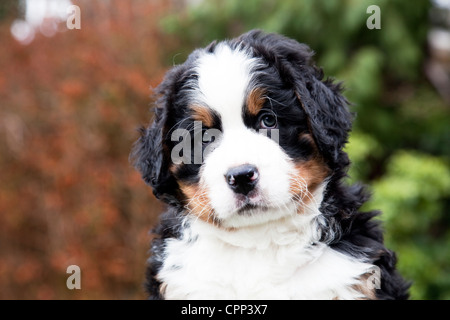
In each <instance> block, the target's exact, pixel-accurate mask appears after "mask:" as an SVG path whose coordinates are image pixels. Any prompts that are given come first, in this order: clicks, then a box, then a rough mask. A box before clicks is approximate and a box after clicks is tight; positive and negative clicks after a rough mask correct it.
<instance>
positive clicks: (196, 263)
mask: <svg viewBox="0 0 450 320" xmlns="http://www.w3.org/2000/svg"><path fill="white" fill-rule="evenodd" d="M312 55H313V52H312V51H311V50H310V49H309V48H308V46H307V45H305V44H301V43H298V42H297V41H295V40H292V39H289V38H286V37H284V36H281V35H278V34H267V33H264V32H262V31H260V30H253V31H250V32H248V33H246V34H243V35H241V36H240V37H238V38H235V39H232V40H227V41H222V42H213V43H211V44H210V45H208V46H207V47H206V48H204V49H197V50H195V51H194V52H193V53H192V54H191V55H190V56H189V57H188V59H187V61H186V62H185V63H183V64H182V65H177V66H175V67H173V68H172V69H171V70H170V71H169V72H168V73H167V74H166V76H165V79H164V80H163V82H162V83H161V84H160V85H159V86H158V88H157V89H156V90H155V91H156V99H155V109H154V112H155V119H154V122H153V123H152V124H151V125H150V126H149V127H148V128H145V129H142V131H141V133H142V134H141V137H140V138H139V140H138V141H137V142H136V143H135V145H134V149H133V151H132V154H131V157H132V161H133V162H134V165H135V167H136V168H137V169H138V170H139V171H140V172H141V174H142V176H143V179H144V180H145V182H146V183H147V184H149V185H150V186H151V187H152V188H153V193H154V194H155V196H156V197H157V198H159V199H161V200H162V201H164V202H165V203H166V204H167V211H166V212H165V213H164V214H163V215H162V217H161V221H160V223H159V225H158V226H157V227H156V228H155V238H154V239H153V241H152V248H151V249H152V254H151V257H150V259H149V261H148V263H149V265H148V272H147V284H146V287H147V290H148V293H149V295H150V299H405V298H407V297H408V287H409V284H408V283H407V282H405V281H404V280H403V279H402V277H401V276H400V275H399V273H398V272H397V271H396V267H395V264H396V256H395V254H394V253H393V252H392V251H390V250H388V249H386V248H385V246H384V245H383V236H382V231H381V228H380V226H379V222H377V221H374V220H373V218H374V217H375V216H376V215H377V214H378V212H361V211H359V209H360V207H361V205H362V204H363V203H364V202H365V201H366V200H367V199H368V195H367V193H366V192H365V191H364V188H363V186H361V185H347V184H345V183H344V181H343V179H344V178H345V177H346V172H347V169H348V167H349V164H350V161H349V158H348V156H347V154H346V153H345V152H344V151H343V147H344V145H345V143H346V142H347V138H348V134H349V131H350V130H351V123H352V117H353V116H352V113H351V112H350V111H349V108H348V102H347V100H346V99H345V98H344V97H343V95H342V86H341V85H340V84H337V83H334V82H333V81H331V80H329V79H327V80H324V79H323V72H322V70H321V69H320V68H318V67H316V66H315V65H314V63H313V61H312Z"/></svg>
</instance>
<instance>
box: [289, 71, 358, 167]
mask: <svg viewBox="0 0 450 320" xmlns="http://www.w3.org/2000/svg"><path fill="white" fill-rule="evenodd" d="M295 90H296V94H297V97H298V99H299V101H300V103H301V105H302V108H303V110H304V111H305V113H306V114H307V116H308V121H309V123H308V125H309V129H310V131H311V133H312V134H313V137H314V140H315V142H316V144H317V147H318V148H319V151H320V153H321V154H322V155H324V156H325V160H326V161H327V162H328V164H329V165H330V166H331V167H332V169H334V167H336V166H339V167H342V166H343V165H344V166H345V165H347V164H348V158H347V155H346V154H345V153H344V152H343V151H342V149H343V148H344V146H345V144H346V143H347V139H348V133H349V132H350V130H351V127H352V120H353V115H352V114H351V113H350V111H349V109H348V102H347V100H346V99H345V98H344V97H343V95H342V93H341V92H342V87H341V85H340V84H334V83H332V82H331V81H329V80H326V81H322V80H321V72H320V73H319V75H318V76H317V74H316V75H315V76H313V77H307V78H304V77H299V78H298V79H297V80H296V85H295Z"/></svg>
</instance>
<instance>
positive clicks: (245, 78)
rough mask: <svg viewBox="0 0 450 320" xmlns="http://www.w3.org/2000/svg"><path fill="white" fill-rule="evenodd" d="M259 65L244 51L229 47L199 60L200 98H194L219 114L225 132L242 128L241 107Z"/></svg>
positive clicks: (226, 46)
mask: <svg viewBox="0 0 450 320" xmlns="http://www.w3.org/2000/svg"><path fill="white" fill-rule="evenodd" d="M256 62H257V61H256V59H255V58H252V57H250V56H249V55H248V53H247V52H245V51H244V50H239V49H234V50H233V49H231V48H230V47H229V46H228V45H226V44H219V45H218V46H217V47H216V49H215V51H214V52H213V53H206V54H204V55H203V56H201V57H200V58H199V61H198V65H197V68H196V69H197V73H198V86H199V89H200V96H197V97H195V98H196V99H199V100H200V101H201V102H202V103H204V104H206V105H207V106H208V107H210V108H211V109H213V110H215V111H216V112H217V113H219V114H220V117H221V120H222V126H223V127H224V128H229V127H231V126H236V125H243V120H242V106H243V105H244V101H245V97H246V92H247V88H248V86H249V84H250V81H251V74H252V69H253V68H254V67H255V65H256Z"/></svg>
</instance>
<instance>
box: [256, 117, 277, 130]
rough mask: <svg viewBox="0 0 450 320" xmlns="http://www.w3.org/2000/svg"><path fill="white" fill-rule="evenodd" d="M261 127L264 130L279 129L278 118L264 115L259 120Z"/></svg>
mask: <svg viewBox="0 0 450 320" xmlns="http://www.w3.org/2000/svg"><path fill="white" fill-rule="evenodd" d="M259 125H260V126H261V128H263V129H273V128H276V127H277V118H276V117H275V115H273V114H263V115H262V116H261V117H260V118H259Z"/></svg>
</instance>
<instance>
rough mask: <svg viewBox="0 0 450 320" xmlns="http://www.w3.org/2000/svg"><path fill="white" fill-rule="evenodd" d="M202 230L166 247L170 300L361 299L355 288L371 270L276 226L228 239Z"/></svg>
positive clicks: (165, 289)
mask: <svg viewBox="0 0 450 320" xmlns="http://www.w3.org/2000/svg"><path fill="white" fill-rule="evenodd" d="M203 227H204V226H202V227H201V228H199V229H196V230H194V231H193V230H189V232H186V233H185V236H184V237H183V238H182V239H180V240H175V239H171V240H169V241H168V242H167V243H166V247H165V253H166V255H165V260H164V263H163V267H162V269H161V270H160V272H159V274H158V279H159V280H160V281H161V282H162V286H161V290H162V293H163V295H164V297H165V298H166V299H354V298H361V297H362V296H361V293H360V292H358V291H357V290H355V287H356V286H358V285H359V284H360V283H359V282H360V278H361V276H362V275H363V274H365V273H367V272H368V270H369V269H370V267H371V266H370V265H369V264H366V263H363V262H360V261H357V260H355V259H353V258H350V257H347V256H345V255H343V254H340V253H338V252H336V251H334V250H332V249H331V248H329V247H327V246H326V245H324V244H321V243H311V242H310V241H308V237H310V235H308V236H305V235H299V233H298V232H295V233H294V232H292V230H289V228H288V229H285V230H283V228H281V227H280V226H278V228H277V226H275V230H274V229H273V228H270V229H267V230H256V231H255V230H249V231H248V232H246V233H242V234H233V235H231V236H229V235H227V234H225V233H224V234H219V235H217V234H214V233H211V232H209V231H210V230H205V229H203ZM297 231H298V230H297ZM260 232H262V233H260ZM188 233H189V235H188ZM275 233H276V236H275ZM227 236H229V237H227ZM224 237H225V238H224Z"/></svg>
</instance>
